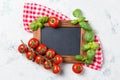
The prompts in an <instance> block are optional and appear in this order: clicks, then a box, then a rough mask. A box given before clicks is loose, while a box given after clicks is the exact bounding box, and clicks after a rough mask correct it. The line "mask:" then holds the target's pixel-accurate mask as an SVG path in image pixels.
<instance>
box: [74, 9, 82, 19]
mask: <svg viewBox="0 0 120 80" xmlns="http://www.w3.org/2000/svg"><path fill="white" fill-rule="evenodd" d="M73 16H74V17H76V18H79V17H80V16H82V12H81V10H80V9H75V10H74V11H73Z"/></svg>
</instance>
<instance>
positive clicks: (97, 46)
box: [88, 42, 99, 50]
mask: <svg viewBox="0 0 120 80" xmlns="http://www.w3.org/2000/svg"><path fill="white" fill-rule="evenodd" d="M88 45H90V47H91V49H93V50H96V49H98V48H99V45H98V43H96V42H90V43H88Z"/></svg>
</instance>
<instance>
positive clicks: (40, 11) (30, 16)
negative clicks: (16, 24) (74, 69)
mask: <svg viewBox="0 0 120 80" xmlns="http://www.w3.org/2000/svg"><path fill="white" fill-rule="evenodd" d="M39 16H55V17H58V19H59V20H69V18H68V17H67V16H66V15H64V14H61V13H59V12H56V11H54V10H52V9H50V8H48V7H46V6H42V5H40V4H36V3H25V5H24V11H23V24H24V29H25V30H26V31H28V32H32V31H31V30H30V29H29V25H30V23H31V22H32V21H33V20H35V19H37V18H38V17H39ZM95 42H97V43H98V44H99V45H100V41H99V39H98V37H97V36H95ZM102 61H103V56H102V50H101V45H100V48H99V49H98V50H97V51H96V56H95V59H94V61H93V64H92V65H89V66H88V65H86V64H84V66H87V67H89V68H91V69H95V70H99V69H100V68H101V65H102Z"/></svg>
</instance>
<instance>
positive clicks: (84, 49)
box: [82, 44, 90, 51]
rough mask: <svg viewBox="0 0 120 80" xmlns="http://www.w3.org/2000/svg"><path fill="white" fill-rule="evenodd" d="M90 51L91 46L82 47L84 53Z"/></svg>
mask: <svg viewBox="0 0 120 80" xmlns="http://www.w3.org/2000/svg"><path fill="white" fill-rule="evenodd" d="M88 49H90V45H88V44H85V45H83V46H82V50H83V51H87V50H88Z"/></svg>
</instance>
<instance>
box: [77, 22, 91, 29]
mask: <svg viewBox="0 0 120 80" xmlns="http://www.w3.org/2000/svg"><path fill="white" fill-rule="evenodd" d="M79 24H80V26H81V28H83V29H85V30H87V31H92V28H91V27H90V25H89V24H88V23H87V22H80V23H79Z"/></svg>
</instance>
